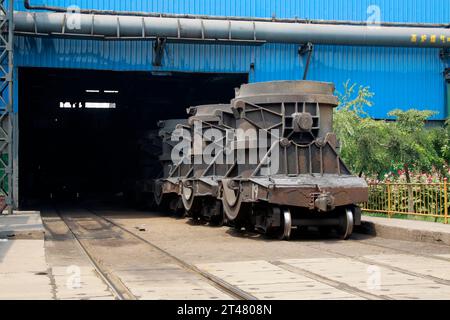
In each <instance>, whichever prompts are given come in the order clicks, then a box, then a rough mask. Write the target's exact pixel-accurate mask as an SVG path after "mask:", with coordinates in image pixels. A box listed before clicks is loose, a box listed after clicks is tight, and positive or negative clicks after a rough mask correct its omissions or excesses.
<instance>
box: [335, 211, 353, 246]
mask: <svg viewBox="0 0 450 320" xmlns="http://www.w3.org/2000/svg"><path fill="white" fill-rule="evenodd" d="M353 224H354V220H353V212H352V210H351V209H350V208H345V209H344V210H343V211H342V212H341V213H340V215H339V227H338V234H339V237H340V238H341V239H342V240H347V239H348V238H350V236H351V235H352V233H353Z"/></svg>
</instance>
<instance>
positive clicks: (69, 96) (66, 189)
mask: <svg viewBox="0 0 450 320" xmlns="http://www.w3.org/2000/svg"><path fill="white" fill-rule="evenodd" d="M247 81H248V75H247V74H207V73H172V72H158V73H152V72H113V71H93V70H73V69H70V70H69V69H43V68H21V69H19V132H20V133H19V202H20V207H21V208H27V207H29V206H30V207H33V206H35V205H37V204H39V203H42V202H46V201H48V200H51V199H52V200H54V201H55V200H56V201H57V200H70V201H74V200H79V199H87V200H89V199H90V198H95V197H97V198H101V197H108V196H116V197H121V195H124V194H126V191H127V190H129V188H130V186H132V185H133V184H134V183H135V182H136V181H138V180H139V179H142V178H143V177H144V176H149V175H155V174H158V173H157V172H155V170H156V169H155V170H153V169H151V168H143V166H145V163H146V162H149V161H150V162H151V161H153V160H155V159H156V155H155V154H152V152H151V151H150V152H148V150H147V153H146V154H143V151H142V141H143V140H145V139H147V138H148V137H149V136H151V135H152V134H153V135H154V134H155V132H157V122H158V120H164V119H172V118H175V119H176V118H186V116H187V115H186V108H187V107H189V106H194V105H200V104H208V103H227V102H229V101H230V99H232V98H233V96H234V88H236V87H239V86H240V85H241V84H242V83H245V82H247ZM152 157H153V158H154V159H151V158H152ZM152 170H153V171H152Z"/></svg>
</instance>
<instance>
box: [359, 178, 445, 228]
mask: <svg viewBox="0 0 450 320" xmlns="http://www.w3.org/2000/svg"><path fill="white" fill-rule="evenodd" d="M448 207H449V203H448V182H447V179H444V181H442V182H438V183H393V182H382V183H369V201H368V202H367V203H364V204H363V206H362V208H363V212H366V213H380V214H386V215H388V216H389V218H391V217H392V216H394V215H406V216H408V215H409V216H421V217H431V218H434V219H435V221H436V222H437V221H439V220H441V221H442V222H444V223H445V224H448Z"/></svg>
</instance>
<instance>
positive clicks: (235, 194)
mask: <svg viewBox="0 0 450 320" xmlns="http://www.w3.org/2000/svg"><path fill="white" fill-rule="evenodd" d="M222 187H223V195H222V205H223V211H224V213H225V216H226V218H227V220H228V221H230V222H235V221H237V220H242V219H241V218H242V217H241V216H242V214H243V213H242V212H241V207H242V206H243V203H242V196H241V194H240V192H239V190H235V189H232V188H230V187H229V186H228V181H224V182H223V185H222ZM240 213H241V214H240Z"/></svg>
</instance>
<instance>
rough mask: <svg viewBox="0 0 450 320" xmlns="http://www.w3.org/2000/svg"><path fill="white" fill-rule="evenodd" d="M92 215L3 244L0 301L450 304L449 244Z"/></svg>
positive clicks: (64, 216)
mask: <svg viewBox="0 0 450 320" xmlns="http://www.w3.org/2000/svg"><path fill="white" fill-rule="evenodd" d="M95 213H96V214H97V215H98V216H95V215H93V214H92V213H90V212H87V211H83V210H62V211H61V212H60V215H58V214H57V213H56V212H54V211H51V210H50V211H45V212H43V214H42V219H43V222H44V226H45V229H46V237H45V242H44V240H43V239H40V240H14V241H0V279H1V283H2V288H3V289H2V292H1V293H0V299H6V298H27V299H35V298H37V299H114V298H120V297H122V298H127V299H233V298H236V296H233V292H231V293H230V291H227V290H224V287H222V286H217V283H218V282H220V283H222V284H224V285H226V288H228V287H229V288H234V289H236V290H237V291H238V292H242V293H244V294H245V295H247V296H248V297H250V298H256V299H322V300H323V299H346V300H351V299H450V247H449V246H447V245H442V244H435V243H428V242H413V241H402V240H390V239H385V238H381V237H372V236H366V235H358V234H356V235H354V236H353V237H352V239H351V240H349V241H339V240H336V239H334V238H332V237H329V238H326V239H324V238H322V237H320V236H319V235H318V234H315V233H314V232H310V233H307V234H299V233H297V234H294V239H293V240H292V241H290V242H286V241H278V240H270V239H266V238H264V237H262V236H260V235H257V234H249V233H245V232H236V231H234V230H233V229H230V228H227V227H220V228H218V227H209V226H206V225H194V224H193V223H192V222H191V221H190V220H186V219H180V218H177V217H169V216H165V215H161V214H156V213H154V214H149V213H143V212H136V211H124V210H116V211H114V210H95ZM102 217H105V218H106V219H107V220H104V219H103V218H102ZM134 235H136V236H134ZM143 240H146V241H148V242H145V241H143ZM85 249H86V250H87V251H88V252H89V254H90V255H93V256H95V259H94V262H95V261H96V263H93V261H92V260H91V259H90V256H89V255H88V254H86V251H85ZM185 265H189V266H192V267H193V268H194V269H196V270H198V271H199V272H193V271H192V270H190V269H189V268H186V267H185ZM194 271H195V270H194ZM205 274H206V275H207V276H208V277H205V276H204V275H205ZM210 279H213V280H215V282H214V281H210ZM5 288H6V289H5Z"/></svg>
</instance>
